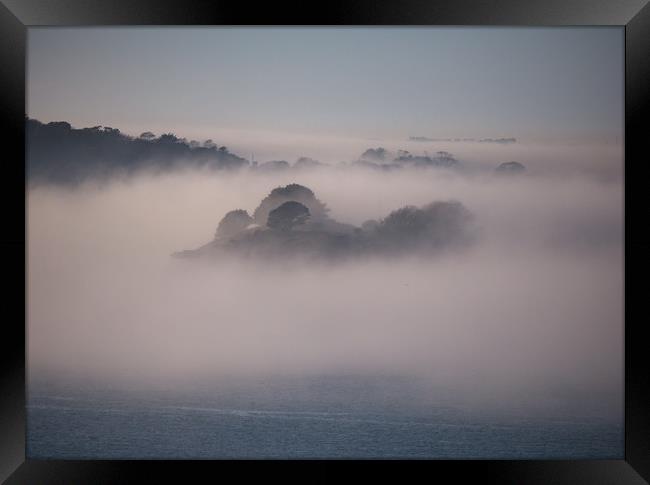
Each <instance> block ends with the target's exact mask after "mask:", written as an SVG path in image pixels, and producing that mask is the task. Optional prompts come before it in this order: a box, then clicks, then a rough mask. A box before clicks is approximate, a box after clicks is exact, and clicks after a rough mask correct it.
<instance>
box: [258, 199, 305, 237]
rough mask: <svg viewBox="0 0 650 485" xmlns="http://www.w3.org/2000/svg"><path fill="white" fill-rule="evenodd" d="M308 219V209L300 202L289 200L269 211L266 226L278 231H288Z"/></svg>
mask: <svg viewBox="0 0 650 485" xmlns="http://www.w3.org/2000/svg"><path fill="white" fill-rule="evenodd" d="M308 219H309V209H308V208H307V207H306V206H305V205H303V204H301V203H300V202H296V201H294V200H291V201H289V202H285V203H284V204H282V205H281V206H280V207H278V208H276V209H273V210H272V211H271V212H269V217H268V222H267V226H269V227H270V228H271V229H278V230H280V231H290V230H291V229H293V228H294V227H295V226H298V225H301V224H304V223H305V222H307V220H308Z"/></svg>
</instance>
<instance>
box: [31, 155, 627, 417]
mask: <svg viewBox="0 0 650 485" xmlns="http://www.w3.org/2000/svg"><path fill="white" fill-rule="evenodd" d="M416 143H417V142H416ZM420 145H422V144H420ZM420 145H418V146H420ZM479 148H480V150H485V153H486V154H487V155H486V156H485V158H484V159H483V160H481V161H480V163H482V164H483V166H484V167H490V169H491V168H493V166H494V163H493V160H501V161H506V160H510V159H515V160H516V159H517V158H516V157H512V158H511V157H510V154H512V153H513V152H512V150H520V153H521V148H520V147H516V146H514V147H512V146H506V147H501V146H499V147H492V146H489V147H486V146H484V144H481V145H480V147H477V148H476V150H478V149H479ZM619 148H620V147H619ZM473 149H474V148H473ZM450 150H451V149H450ZM612 150H613V152H612V159H613V160H620V156H618V157H616V156H614V154H615V153H616V151H615V149H612ZM595 152H597V150H594V153H595ZM454 153H456V152H454ZM539 153H541V152H539ZM567 153H568V155H567V156H566V158H565V163H564V165H563V166H564V167H565V169H564V170H562V171H561V172H559V171H556V172H555V173H554V172H553V166H554V164H553V163H549V164H548V165H546V166H543V165H542V164H541V162H539V163H538V164H537V165H535V163H534V162H533V163H530V165H531V166H532V169H531V170H529V173H528V174H526V175H523V176H517V177H499V176H496V175H495V174H494V173H493V171H492V170H488V169H486V170H484V171H483V172H480V171H479V172H477V173H475V174H474V175H471V176H467V175H464V174H459V173H455V172H453V171H446V170H435V169H434V170H425V171H408V170H405V171H398V172H385V173H384V172H377V171H372V170H367V169H363V168H353V167H347V168H345V169H343V168H340V167H339V168H336V167H331V168H327V169H315V170H305V171H289V172H270V173H262V172H254V171H239V172H227V173H226V172H215V171H210V170H199V169H191V170H174V171H168V172H164V173H157V174H150V173H146V172H143V173H139V174H137V175H135V176H131V177H127V178H122V179H115V180H111V181H105V180H104V181H102V182H101V183H99V182H96V181H92V180H91V181H87V182H85V183H83V184H80V185H78V186H76V187H74V188H70V187H61V186H56V185H47V184H45V185H39V186H36V187H30V188H29V190H28V192H27V226H28V229H27V231H28V232H27V236H28V254H27V258H28V261H27V271H28V272H27V278H28V285H27V286H28V288H27V313H28V330H27V331H28V367H29V374H30V379H32V381H37V380H39V379H49V378H50V377H52V376H57V378H64V379H66V378H67V379H81V380H85V381H91V382H103V383H112V384H113V385H139V386H160V385H163V386H167V387H173V386H175V385H178V386H181V385H182V384H183V383H186V382H190V381H191V382H196V381H198V382H200V381H201V380H202V379H208V380H210V379H217V380H218V379H229V378H233V377H235V378H236V377H237V376H240V377H241V378H245V377H246V376H267V375H276V376H310V375H348V374H354V375H367V376H376V375H380V376H381V375H400V376H415V377H417V378H418V379H421V380H422V381H423V382H426V383H428V385H431V386H433V387H435V386H445V387H446V388H447V389H451V390H452V391H454V392H457V393H458V395H462V396H463V398H464V399H466V400H467V401H468V402H476V403H480V404H481V405H485V404H486V403H488V402H492V403H493V402H499V403H501V404H502V405H506V404H504V403H506V402H507V401H508V400H510V399H515V398H519V399H524V398H530V399H532V400H536V399H538V398H539V397H541V396H548V395H549V393H551V394H553V393H556V392H559V393H560V394H559V395H560V396H561V398H562V399H563V400H565V401H566V402H569V403H571V405H572V406H573V407H575V408H576V409H581V408H585V407H586V406H591V407H593V406H594V405H596V404H598V405H603V406H605V409H606V411H601V412H602V413H604V415H605V416H607V417H613V418H615V419H619V418H620V416H621V413H622V389H623V387H622V386H623V381H622V376H623V246H622V243H623V187H622V163H620V161H619V162H611V161H610V163H609V165H608V164H606V163H605V161H604V160H603V158H604V157H603V155H602V152H599V153H601V155H599V156H600V157H601V159H600V160H596V162H595V163H593V164H591V165H590V164H589V163H588V162H587V160H586V157H585V156H584V150H583V152H582V155H581V156H577V155H576V152H575V151H573V152H572V151H571V150H568V152H567ZM284 155H286V154H284ZM304 155H309V154H304ZM571 157H575V158H576V160H577V161H575V163H571V162H570V159H571ZM468 158H470V157H468V156H467V155H465V157H464V159H465V160H467V159H468ZM475 158H476V159H477V160H478V159H479V154H478V151H477V154H476V157H475ZM532 158H534V157H532ZM542 158H544V157H542V156H541V155H540V159H542ZM545 159H547V160H556V159H557V158H556V152H555V151H554V149H549V150H548V151H547V152H546V154H545ZM566 160H569V162H567V161H566ZM477 163H479V162H477ZM557 165H558V166H559V165H560V163H559V162H557ZM527 167H529V164H528V163H527ZM536 167H540V168H539V170H538V169H536ZM603 167H604V168H603ZM290 183H299V184H302V185H304V186H306V187H309V188H310V189H312V190H313V191H314V192H315V194H316V196H317V197H318V198H319V199H320V200H321V201H323V202H325V203H326V204H327V206H328V207H329V208H330V215H331V216H332V217H334V218H335V219H336V220H337V221H340V222H343V223H348V224H353V225H360V224H362V223H363V222H364V221H366V220H368V219H381V218H383V217H386V216H387V215H388V214H389V213H390V212H391V211H393V210H395V209H397V208H400V207H403V206H405V205H416V206H421V205H424V204H428V203H430V202H433V201H447V200H458V201H460V202H462V203H463V205H464V206H466V207H467V209H468V210H470V211H471V212H472V214H473V215H474V216H475V221H476V225H477V229H478V235H479V236H478V238H477V241H476V242H475V243H474V244H473V245H472V246H471V247H467V248H463V249H462V250H459V251H452V252H446V253H442V254H437V255H433V256H427V255H421V254H412V255H409V256H406V257H401V258H396V259H385V258H380V257H373V258H365V259H363V260H361V259H360V260H358V261H354V260H353V261H345V262H339V263H331V264H330V263H328V262H317V261H310V262H301V261H282V260H272V261H264V260H254V261H251V260H247V261H240V260H237V259H232V260H227V261H223V260H220V261H219V262H211V261H202V260H200V261H184V260H177V259H174V258H171V257H170V255H171V254H172V253H173V252H175V251H179V250H184V249H192V248H196V247H199V246H201V245H203V244H205V243H206V242H209V241H210V240H212V238H213V237H214V232H215V228H216V227H217V224H218V222H219V221H220V220H221V218H222V217H223V216H224V215H225V214H226V213H227V212H228V211H230V210H233V209H245V210H247V211H249V212H252V211H253V209H255V207H256V206H257V205H258V204H259V201H260V200H261V199H262V198H264V197H265V196H266V195H267V194H268V193H269V192H270V191H271V189H273V188H274V187H278V186H281V185H286V184H290ZM553 395H555V394H553Z"/></svg>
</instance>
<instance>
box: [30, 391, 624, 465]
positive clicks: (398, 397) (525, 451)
mask: <svg viewBox="0 0 650 485" xmlns="http://www.w3.org/2000/svg"><path fill="white" fill-rule="evenodd" d="M34 387H35V386H30V397H29V404H28V420H27V453H28V456H29V457H30V458H55V459H135V458H142V459H156V458H159V459H218V458H446V459H454V458H460V459H471V458H477V459H481V458H483V459H500V458H502V459H589V458H591V459H620V458H622V456H623V427H622V422H618V421H617V420H611V419H607V418H605V417H603V416H599V415H598V413H594V412H591V413H589V412H583V413H578V414H577V415H576V413H575V412H569V411H567V410H563V409H564V408H562V407H561V406H560V407H559V408H558V407H557V406H556V407H555V408H554V409H551V407H550V406H549V405H546V408H545V411H546V412H539V409H537V410H535V412H532V410H531V408H530V406H528V407H521V405H516V406H515V405H513V406H514V407H513V406H510V407H509V409H508V411H507V412H506V411H504V408H503V407H502V408H501V409H499V408H490V409H489V410H486V409H476V408H474V407H472V406H468V405H467V404H466V403H463V402H459V401H458V399H455V395H454V393H452V392H449V391H448V390H438V391H437V392H436V393H434V394H435V399H433V400H431V399H424V393H422V392H421V391H422V389H421V388H418V387H417V386H416V385H414V383H413V382H410V381H400V380H396V379H391V380H386V379H383V380H382V379H379V380H368V379H361V380H360V379H357V378H355V379H351V378H319V379H295V380H289V381H287V380H280V381H271V382H269V381H263V380H260V381H258V382H253V383H251V382H247V383H243V384H242V383H236V382H235V383H233V382H231V383H228V384H219V385H206V386H205V387H204V388H197V387H196V386H194V387H193V388H192V389H191V390H188V389H184V390H182V391H181V390H169V389H162V390H161V389H157V390H153V389H148V390H142V389H102V388H89V387H87V386H86V387H83V388H82V387H75V386H67V387H66V386H58V387H53V386H47V385H45V386H39V387H38V388H34ZM416 394H417V397H416ZM533 414H534V416H533Z"/></svg>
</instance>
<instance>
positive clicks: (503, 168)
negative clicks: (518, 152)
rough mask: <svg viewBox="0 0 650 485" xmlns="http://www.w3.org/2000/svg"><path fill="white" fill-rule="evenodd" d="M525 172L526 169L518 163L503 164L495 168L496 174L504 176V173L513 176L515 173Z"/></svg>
mask: <svg viewBox="0 0 650 485" xmlns="http://www.w3.org/2000/svg"><path fill="white" fill-rule="evenodd" d="M525 171H526V167H524V166H523V165H522V164H521V163H519V162H505V163H502V164H501V165H499V166H498V167H497V168H496V172H497V173H504V174H506V173H507V174H515V173H522V172H525Z"/></svg>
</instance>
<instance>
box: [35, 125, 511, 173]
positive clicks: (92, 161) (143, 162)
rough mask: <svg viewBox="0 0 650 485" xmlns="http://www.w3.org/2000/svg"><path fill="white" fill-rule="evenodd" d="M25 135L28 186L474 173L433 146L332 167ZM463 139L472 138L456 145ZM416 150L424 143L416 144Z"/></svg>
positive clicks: (203, 144)
mask: <svg viewBox="0 0 650 485" xmlns="http://www.w3.org/2000/svg"><path fill="white" fill-rule="evenodd" d="M26 132H27V170H28V181H29V183H30V184H31V185H38V184H58V185H76V184H80V183H83V182H84V181H88V180H91V181H92V180H95V181H104V182H106V181H109V180H112V179H118V178H125V177H130V176H132V175H135V174H138V173H142V172H150V173H162V172H169V171H175V170H192V169H197V168H198V169H200V168H205V169H209V170H217V171H224V170H241V169H247V170H253V171H259V172H281V171H294V172H301V171H307V170H322V169H346V168H366V169H373V170H382V171H390V170H409V169H427V168H436V169H450V170H455V171H458V172H460V173H468V174H471V173H473V172H476V170H477V168H479V167H477V166H476V165H475V164H472V163H466V161H463V160H461V159H459V158H458V157H457V156H455V155H454V154H452V153H450V152H448V151H445V150H440V149H436V148H435V146H433V145H432V147H433V149H432V150H431V149H417V150H414V151H409V150H407V149H404V148H403V147H401V148H400V147H394V148H385V147H383V146H377V147H371V148H367V149H365V150H363V151H360V152H359V154H358V155H357V154H355V155H350V156H349V157H347V159H346V160H338V161H337V162H321V161H319V160H317V159H315V158H312V157H310V156H304V155H303V156H299V157H297V158H296V159H295V161H293V162H289V161H287V160H282V159H277V160H261V161H260V160H257V161H256V160H254V156H252V155H251V158H252V159H251V160H248V159H246V158H244V157H242V156H241V155H238V154H236V153H233V152H232V151H231V150H229V149H228V147H227V146H225V145H223V144H218V143H216V142H215V141H214V140H212V139H207V140H203V141H197V140H188V139H186V138H181V137H179V136H177V135H175V134H173V133H163V134H161V135H159V136H157V135H155V134H154V133H152V132H150V131H145V132H143V133H141V134H140V135H139V136H130V135H127V134H124V133H122V132H121V131H120V130H119V129H118V128H113V127H108V126H93V127H87V128H74V127H72V126H71V125H70V123H68V122H66V121H56V122H50V123H42V122H40V121H38V120H35V119H29V118H27V119H26ZM414 140H415V141H416V142H423V141H427V142H435V141H436V140H434V139H429V138H425V137H411V138H410V141H414ZM467 140H474V139H457V140H456V141H467ZM503 140H506V139H503ZM507 140H509V139H507ZM442 141H445V140H442ZM447 141H450V140H447ZM477 141H478V142H491V141H494V142H499V143H501V141H499V140H492V139H485V140H483V139H481V140H477ZM389 144H391V143H390V142H389ZM470 144H471V143H470ZM421 145H423V146H424V145H426V144H424V143H421ZM429 145H431V144H430V143H429ZM434 145H435V143H434ZM320 148H321V147H319V146H314V147H313V148H312V150H314V151H316V152H318V151H320ZM429 148H431V147H429ZM308 149H309V148H308ZM516 163H519V162H516ZM496 166H497V165H493V166H491V167H488V166H483V167H482V168H481V169H480V170H486V169H487V170H494V169H495V168H496ZM480 170H479V171H480Z"/></svg>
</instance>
